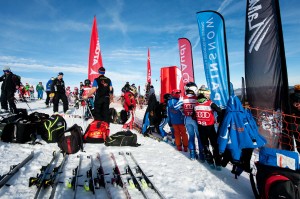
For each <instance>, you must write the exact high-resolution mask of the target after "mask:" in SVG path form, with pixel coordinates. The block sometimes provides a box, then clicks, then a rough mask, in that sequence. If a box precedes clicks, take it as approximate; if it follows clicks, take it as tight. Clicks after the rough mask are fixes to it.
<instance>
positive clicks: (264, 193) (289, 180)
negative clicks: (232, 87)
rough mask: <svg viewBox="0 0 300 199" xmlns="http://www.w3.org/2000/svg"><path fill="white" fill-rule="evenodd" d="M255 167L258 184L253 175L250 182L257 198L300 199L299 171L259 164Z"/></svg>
mask: <svg viewBox="0 0 300 199" xmlns="http://www.w3.org/2000/svg"><path fill="white" fill-rule="evenodd" d="M255 165H256V168H257V173H256V183H255V180H254V176H253V174H252V173H251V174H250V182H251V186H252V190H253V192H254V195H255V197H256V198H263V199H264V198H289V199H299V198H300V173H299V171H294V170H291V169H287V168H280V167H274V166H268V165H263V164H260V163H259V162H257V163H255Z"/></svg>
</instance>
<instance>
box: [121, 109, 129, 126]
mask: <svg viewBox="0 0 300 199" xmlns="http://www.w3.org/2000/svg"><path fill="white" fill-rule="evenodd" d="M119 119H120V120H119V123H120V124H125V122H126V121H127V119H128V115H127V112H126V111H125V110H121V112H120V118H119Z"/></svg>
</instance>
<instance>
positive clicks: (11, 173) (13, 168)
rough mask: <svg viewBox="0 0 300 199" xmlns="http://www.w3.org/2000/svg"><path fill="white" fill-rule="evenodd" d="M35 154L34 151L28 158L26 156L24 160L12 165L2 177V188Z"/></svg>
mask: <svg viewBox="0 0 300 199" xmlns="http://www.w3.org/2000/svg"><path fill="white" fill-rule="evenodd" d="M33 156H34V152H33V151H32V152H31V153H30V155H29V156H27V158H25V159H24V160H23V161H22V162H20V163H19V164H17V165H12V166H10V170H9V172H7V173H6V174H4V175H2V176H1V177H0V188H1V187H3V186H4V185H5V184H6V183H7V182H8V180H9V179H10V178H11V177H13V176H14V175H15V174H16V173H17V172H18V171H19V169H20V168H22V167H23V166H24V165H25V164H26V163H27V162H29V160H31V159H32V158H33Z"/></svg>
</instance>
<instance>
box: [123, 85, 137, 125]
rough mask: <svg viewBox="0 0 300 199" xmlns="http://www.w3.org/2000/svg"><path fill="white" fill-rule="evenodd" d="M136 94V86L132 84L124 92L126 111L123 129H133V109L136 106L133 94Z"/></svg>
mask: <svg viewBox="0 0 300 199" xmlns="http://www.w3.org/2000/svg"><path fill="white" fill-rule="evenodd" d="M135 94H136V88H134V87H133V86H130V87H129V90H128V91H127V92H126V93H125V94H124V109H125V111H126V113H127V118H128V119H127V121H126V122H125V124H124V125H123V129H124V130H127V129H128V128H129V129H130V130H132V129H133V123H134V110H135V108H136V101H135V98H134V96H135Z"/></svg>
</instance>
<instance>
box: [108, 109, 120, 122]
mask: <svg viewBox="0 0 300 199" xmlns="http://www.w3.org/2000/svg"><path fill="white" fill-rule="evenodd" d="M117 119H118V113H117V111H116V109H114V108H109V122H110V123H114V124H115V123H116V122H117Z"/></svg>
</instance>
